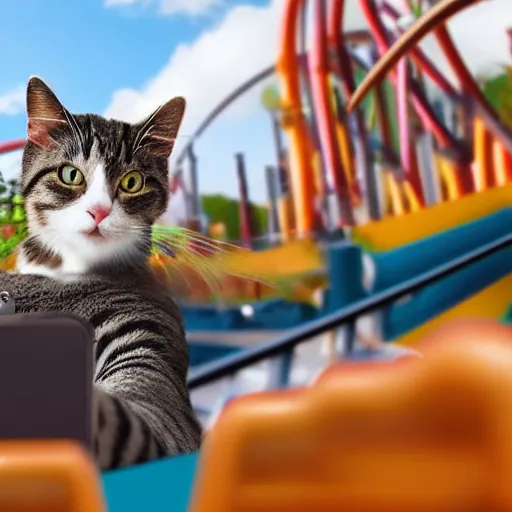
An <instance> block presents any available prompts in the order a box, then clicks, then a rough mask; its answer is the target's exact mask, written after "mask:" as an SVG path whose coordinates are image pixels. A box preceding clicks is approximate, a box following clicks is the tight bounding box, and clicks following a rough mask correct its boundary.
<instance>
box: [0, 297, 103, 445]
mask: <svg viewBox="0 0 512 512" xmlns="http://www.w3.org/2000/svg"><path fill="white" fill-rule="evenodd" d="M0 300H1V298H0ZM92 372H93V333H92V328H91V327H90V326H89V324H88V323H87V322H85V321H82V320H81V319H80V318H78V317H75V316H71V315H64V314H58V313H49V314H48V313H31V314H15V315H13V314H7V315H4V314H0V439H38V440H42V439H71V440H75V441H79V442H80V443H82V444H83V445H85V446H86V447H87V448H88V449H91V448H92V423H91V408H92V404H91V402H92Z"/></svg>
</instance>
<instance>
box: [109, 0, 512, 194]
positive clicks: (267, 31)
mask: <svg viewBox="0 0 512 512" xmlns="http://www.w3.org/2000/svg"><path fill="white" fill-rule="evenodd" d="M109 1H110V2H114V1H118V2H120V1H125V2H128V1H132V2H134V1H137V0H109ZM148 1H149V0H148ZM187 1H188V2H190V3H193V2H192V1H191V0H183V4H185V2H187ZM204 1H208V0H204ZM393 3H395V4H396V6H397V7H399V8H401V7H402V3H403V0H393ZM175 5H178V4H175ZM283 7H284V1H283V0H272V1H270V2H269V4H268V5H266V6H254V5H238V6H235V7H233V8H231V9H230V10H228V11H227V12H225V14H224V16H223V17H222V19H220V21H218V22H217V23H216V24H215V25H213V26H211V28H210V29H208V30H206V31H204V32H203V33H202V34H201V35H200V36H199V37H198V38H197V39H196V40H195V41H193V42H192V43H189V44H181V45H179V46H178V47H177V48H176V49H175V50H174V52H173V54H172V55H171V56H170V58H169V60H168V61H167V63H165V64H164V65H163V67H162V69H161V70H160V72H159V73H158V74H157V75H156V76H154V77H153V78H151V79H150V80H148V82H147V83H146V84H145V85H144V86H143V87H142V88H141V89H138V90H137V89H132V88H129V87H127V88H124V89H120V90H118V91H117V92H115V93H114V95H113V98H112V101H111V104H110V106H109V107H108V108H107V110H106V112H105V115H106V116H107V117H113V118H118V119H123V120H126V121H138V120H140V119H142V118H144V117H145V116H146V115H148V114H149V113H150V112H151V111H152V110H153V109H155V108H156V107H157V106H158V105H159V104H161V103H163V102H165V101H167V100H168V99H170V98H171V97H172V96H174V95H183V96H185V97H186V99H187V102H188V108H187V113H186V116H185V121H184V124H183V127H182V130H181V139H180V140H179V141H178V142H177V147H176V151H175V155H176V153H177V152H179V148H180V147H181V146H182V145H183V143H184V142H185V141H186V139H187V136H189V135H190V134H191V133H192V132H193V130H194V129H195V128H196V127H197V126H198V124H199V123H200V122H201V121H203V120H204V118H205V116H206V115H207V114H209V113H210V111H211V110H212V109H213V108H214V107H215V106H216V105H217V104H218V103H219V102H220V101H221V100H222V98H223V97H225V96H226V95H227V94H229V93H230V92H231V91H232V90H233V89H235V88H236V87H238V86H239V85H241V83H242V82H244V81H246V80H247V79H249V78H250V77H251V76H253V75H254V74H255V73H257V72H258V71H260V70H262V69H263V68H264V67H266V66H268V65H269V64H271V63H274V62H275V60H276V58H277V56H278V50H279V46H278V45H279V36H280V28H281V18H282V12H283ZM484 18H485V23H482V20H483V19H484ZM510 20H512V2H511V1H510V0H493V1H492V2H483V3H482V4H478V5H476V6H474V7H472V8H469V9H466V10H465V11H464V12H462V13H461V14H459V15H457V16H455V17H454V18H452V19H451V21H450V22H449V28H450V32H451V34H452V35H453V37H454V40H455V43H456V44H457V46H458V47H459V48H460V50H461V52H462V54H463V57H464V59H465V60H466V62H467V63H468V65H469V67H470V69H471V71H472V72H473V73H477V72H486V70H487V71H488V70H492V69H495V68H496V66H497V65H499V64H501V63H504V62H507V61H510V54H509V44H508V40H507V36H506V34H505V28H506V27H507V25H508V24H510ZM365 27H366V22H365V20H364V17H363V15H362V12H361V10H360V8H359V5H358V0H347V1H346V15H345V29H346V30H356V29H361V28H365ZM311 33H312V30H309V34H310V35H311ZM422 46H423V47H424V49H425V50H426V51H427V53H428V54H429V55H430V56H431V58H432V60H434V62H436V63H437V64H438V65H439V66H440V67H441V69H442V70H443V72H445V73H447V74H448V75H449V76H451V77H452V78H453V76H452V74H451V70H450V68H449V66H448V63H447V62H446V59H445V58H444V56H443V55H442V54H441V51H440V49H439V48H438V46H437V45H436V43H435V41H434V40H433V38H432V37H430V38H427V39H426V40H425V41H424V43H423V45H422ZM260 91H261V88H260V89H257V90H255V91H253V92H252V93H249V94H248V95H246V96H245V97H244V98H243V99H241V100H240V101H238V102H237V103H236V104H234V105H233V107H230V108H229V109H228V111H227V112H226V115H225V116H223V118H224V120H229V119H231V121H232V123H231V126H229V123H226V122H223V121H219V123H218V124H216V125H214V127H212V130H210V131H209V132H208V134H207V135H206V136H205V137H204V139H208V141H206V140H204V142H207V144H205V146H207V147H208V150H209V153H208V154H206V153H201V154H200V155H199V156H200V161H201V166H200V185H201V189H202V190H208V191H209V186H210V185H213V184H216V186H217V187H218V188H217V189H216V190H222V188H223V187H225V189H226V191H227V190H229V191H232V190H233V191H235V193H236V180H233V179H232V176H233V175H232V174H229V175H228V176H230V177H231V179H230V178H226V177H225V176H224V177H223V176H221V175H219V172H229V173H232V172H233V169H232V166H231V167H230V168H229V171H220V170H219V169H220V167H221V165H220V164H219V161H220V160H223V161H227V160H226V159H225V158H224V156H222V157H221V155H220V151H230V152H231V153H230V154H229V153H228V157H227V159H228V160H229V161H230V160H232V156H231V155H232V153H234V152H235V151H238V150H244V149H245V145H243V146H240V139H241V134H240V133H239V132H238V133H237V134H236V135H237V137H236V140H237V144H238V146H236V147H232V148H230V149H226V147H227V143H226V141H227V140H229V137H230V134H232V135H234V132H233V126H234V125H235V124H236V130H243V131H244V133H243V135H244V136H245V139H246V140H247V146H248V148H252V149H248V151H252V152H253V154H256V153H257V150H256V146H255V140H254V139H255V138H256V137H261V135H262V133H264V132H263V131H262V130H261V126H263V124H262V123H260V129H259V131H258V129H257V128H256V127H255V125H254V124H248V125H246V126H245V127H241V124H240V121H241V120H243V119H244V118H245V119H248V118H251V119H252V117H250V116H253V115H254V114H255V112H257V111H261V110H262V107H261V105H260V100H259V93H260ZM229 129H231V132H230V133H228V132H225V133H220V131H221V130H229ZM212 131H213V132H215V134H216V135H215V137H214V136H213V134H212ZM265 133H266V134H265V136H264V137H261V139H262V140H260V141H259V147H260V148H261V147H263V144H266V145H267V146H269V149H268V151H266V154H265V157H266V158H267V160H266V163H269V161H268V158H272V147H271V135H270V131H269V132H268V133H267V132H265ZM216 138H217V139H219V140H221V139H222V143H221V144H219V145H218V148H217V149H216V145H215V142H214V140H215V139H216ZM202 144H203V140H202V141H201V143H200V144H199V146H198V148H199V151H201V149H200V148H201V147H202ZM198 148H196V149H198ZM261 159H263V157H261ZM272 161H273V160H270V163H272ZM260 164H261V162H260V161H259V160H258V165H260ZM212 176H214V178H212ZM263 182H264V180H262V179H261V177H259V178H258V183H257V185H256V186H257V187H259V190H260V192H259V193H257V195H258V196H259V198H262V197H264V196H265V192H264V185H263Z"/></svg>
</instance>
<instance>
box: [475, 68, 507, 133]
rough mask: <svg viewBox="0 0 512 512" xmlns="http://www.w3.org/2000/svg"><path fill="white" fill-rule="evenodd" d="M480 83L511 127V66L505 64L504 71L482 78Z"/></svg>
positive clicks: (488, 97)
mask: <svg viewBox="0 0 512 512" xmlns="http://www.w3.org/2000/svg"><path fill="white" fill-rule="evenodd" d="M481 85H482V91H483V93H484V95H485V97H486V98H487V99H488V101H489V102H490V103H491V105H492V106H493V107H494V108H495V109H496V110H497V111H498V112H499V114H500V118H501V119H502V121H503V122H504V123H505V124H506V125H507V126H509V127H511V128H512V67H510V66H506V67H505V71H504V73H501V74H499V75H497V76H494V77H488V78H485V79H483V80H482V83H481Z"/></svg>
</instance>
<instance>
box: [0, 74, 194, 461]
mask: <svg viewBox="0 0 512 512" xmlns="http://www.w3.org/2000/svg"><path fill="white" fill-rule="evenodd" d="M27 110H28V118H29V123H28V141H27V144H26V147H25V151H24V155H23V168H22V179H21V188H22V194H23V196H24V199H25V205H26V210H27V220H28V231H29V237H28V238H27V240H25V242H24V243H23V245H22V246H21V250H20V253H19V255H18V258H17V267H18V268H17V270H18V274H17V275H10V274H1V276H2V279H3V280H4V282H2V283H1V284H2V286H3V287H2V288H1V289H4V290H7V291H9V292H10V293H11V294H12V295H13V296H14V299H15V302H16V308H17V311H19V312H33V311H60V312H69V313H74V314H77V315H79V316H81V317H82V318H84V319H86V320H88V321H89V322H91V323H92V325H93V327H94V329H95V354H96V369H95V376H94V391H95V392H94V411H93V412H94V414H93V417H94V432H95V450H96V457H97V462H98V465H99V466H100V467H101V469H104V470H105V469H111V468H117V467H123V466H126V465H130V464H135V463H138V462H143V461H147V460H151V459H154V458H157V457H160V456H163V455H170V454H176V453H183V452H189V451H191V450H196V449H197V448H198V447H199V444H200V439H201V430H200V427H199V423H198V422H197V419H196V417H195V415H194V412H193V410H192V406H191V404H190V398H189V394H188V389H187V384H186V376H187V368H188V352H187V344H186V340H185V335H184V331H183V326H182V324H181V316H180V312H179V310H178V308H177V306H176V304H175V302H174V301H173V300H172V299H171V298H170V297H169V296H167V294H166V292H165V291H164V290H162V289H161V288H159V285H158V284H157V283H156V282H155V281H154V279H153V278H152V275H151V274H150V271H149V269H148V257H149V252H150V248H151V241H150V233H151V226H152V224H153V222H155V220H156V219H157V218H158V217H159V216H160V215H161V214H162V213H163V211H164V210H165V207H166V204H167V201H168V183H167V181H168V165H167V159H168V157H169V155H170V153H171V150H172V147H173V144H174V140H175V137H176V134H177V131H178V128H179V125H180V122H181V118H182V116H183V112H184V100H183V99H181V98H175V99H173V100H171V101H169V102H168V103H166V104H165V105H163V106H162V107H160V108H159V109H157V110H156V111H155V113H154V114H153V115H151V116H150V117H149V118H147V119H146V120H145V121H143V122H142V123H139V124H135V125H131V124H128V123H123V122H120V121H115V120H107V119H104V118H102V117H100V116H95V115H91V114H84V115H73V114H71V113H69V112H68V111H67V110H66V109H65V108H64V107H63V106H62V104H61V103H60V102H59V100H58V99H57V97H56V96H55V95H54V93H53V92H52V91H51V90H50V89H49V88H48V86H47V85H46V84H44V82H42V81H41V80H40V79H38V78H33V79H31V80H30V82H29V85H28V91H27ZM66 168H68V170H69V168H71V169H72V170H73V173H76V172H78V173H79V174H78V175H79V176H81V177H82V179H80V180H78V181H77V182H76V183H75V182H74V181H73V180H71V182H70V181H69V180H66V179H64V175H63V172H64V170H65V169H66ZM133 173H136V174H138V175H139V176H142V178H141V179H140V180H139V183H142V187H141V188H140V189H138V190H135V191H134V192H130V191H129V190H127V189H126V187H125V188H123V186H122V183H123V178H125V177H126V176H129V175H133ZM68 178H69V176H68ZM64 385H65V384H64Z"/></svg>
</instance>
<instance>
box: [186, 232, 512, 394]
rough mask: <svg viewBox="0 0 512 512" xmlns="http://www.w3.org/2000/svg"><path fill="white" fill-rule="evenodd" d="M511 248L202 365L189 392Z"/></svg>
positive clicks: (481, 252) (442, 269)
mask: <svg viewBox="0 0 512 512" xmlns="http://www.w3.org/2000/svg"><path fill="white" fill-rule="evenodd" d="M510 245H512V234H510V235H506V236H504V237H501V238H499V239H497V240H495V241H494V242H491V243H488V244H486V245H484V246H482V247H479V248H478V249H475V250H473V251H470V252H468V253H466V254H464V255H463V256H460V257H458V258H455V259H453V260H451V261H449V262H448V263H445V264H443V265H439V266H438V267H436V268H434V269H433V270H430V271H428V272H425V273H423V274H421V275H419V276H417V277H415V278H413V279H409V280H408V281H406V282H404V283H400V284H398V285H396V286H392V287H390V288H388V289H386V290H384V291H381V292H378V293H375V294H373V295H371V296H369V297H368V298H366V299H364V300H360V301H357V302H355V303H353V304H351V305H349V306H347V307H344V308H342V309H340V310H339V311H336V312H334V313H330V314H327V315H325V316H324V317H322V318H319V319H318V320H314V321H311V322H308V323H307V324H306V325H303V326H300V327H297V328H295V329H290V330H289V331H287V332H285V333H284V334H283V335H282V336H280V337H278V338H277V339H276V340H273V341H271V342H268V343H262V344H261V345H259V346H257V347H254V348H248V349H246V350H243V351H241V352H238V353H236V354H234V355H232V356H227V357H224V358H222V359H220V360H217V361H213V362H211V363H208V364H205V365H204V366H203V367H201V368H200V369H197V370H196V371H194V372H192V373H191V375H190V377H189V379H188V386H189V389H190V390H194V389H197V388H199V387H201V386H205V385H208V384H211V383H213V382H215V381H217V380H219V379H222V378H225V377H230V376H232V375H234V374H235V373H236V372H238V371H240V370H243V369H245V368H247V367H248V366H251V365H254V364H256V363H260V362H262V361H263V360H266V359H269V358H273V357H276V356H280V355H282V354H283V353H286V352H289V351H291V350H292V349H293V348H295V347H296V346H297V345H299V344H300V343H302V342H304V341H308V340H310V339H311V338H314V337H315V336H318V335H320V334H323V333H325V332H328V331H331V330H333V329H336V328H338V327H340V326H342V325H343V324H348V325H351V324H352V325H353V323H354V322H355V320H356V319H357V318H358V317H359V316H361V315H364V314H365V313H369V312H371V311H374V310H376V309H380V308H383V307H386V306H388V305H390V304H391V303H393V302H394V301H396V300H398V299H400V298H403V297H406V296H408V295H410V294H412V293H414V292H416V291H418V290H420V289H422V288H424V287H426V286H428V285H430V284H432V283H435V282H438V281H440V280H442V279H443V278H444V277H447V276H449V275H451V274H453V273H455V272H457V271H458V270H462V269H464V268H465V267H466V266H468V265H471V264H472V263H476V262H478V261H480V260H483V259H485V258H486V257H487V256H490V255H492V254H494V253H496V252H498V251H500V250H502V249H504V248H506V247H508V246H510ZM511 300H512V296H511Z"/></svg>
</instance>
